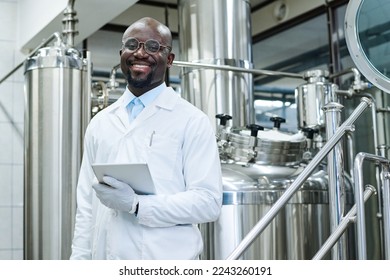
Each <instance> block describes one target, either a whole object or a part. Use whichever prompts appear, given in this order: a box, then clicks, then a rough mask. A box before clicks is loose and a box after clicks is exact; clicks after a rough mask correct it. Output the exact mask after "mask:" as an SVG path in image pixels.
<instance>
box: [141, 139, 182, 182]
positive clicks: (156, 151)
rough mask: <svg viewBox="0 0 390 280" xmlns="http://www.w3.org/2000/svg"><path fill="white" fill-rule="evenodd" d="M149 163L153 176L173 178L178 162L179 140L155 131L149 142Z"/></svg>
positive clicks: (165, 178)
mask: <svg viewBox="0 0 390 280" xmlns="http://www.w3.org/2000/svg"><path fill="white" fill-rule="evenodd" d="M146 145H147V150H148V160H147V161H148V165H149V169H150V173H151V174H152V177H153V178H156V179H164V180H172V178H173V175H174V171H175V168H176V167H177V164H178V152H179V147H180V145H179V142H178V141H177V140H176V139H173V138H171V137H167V136H164V135H159V134H158V133H155V132H153V134H152V136H151V138H150V139H148V141H147V143H146Z"/></svg>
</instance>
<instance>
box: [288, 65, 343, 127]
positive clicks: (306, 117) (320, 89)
mask: <svg viewBox="0 0 390 280" xmlns="http://www.w3.org/2000/svg"><path fill="white" fill-rule="evenodd" d="M328 75H329V73H328V72H327V71H322V70H311V71H307V72H305V73H304V75H303V76H304V78H305V80H306V83H304V84H302V85H300V86H298V87H297V88H296V90H295V98H296V103H297V113H298V126H299V127H300V128H318V129H320V128H324V127H325V115H324V113H323V111H322V107H323V106H325V104H327V103H328V102H329V99H328V96H329V95H330V93H331V92H333V91H335V86H336V85H335V84H333V83H330V82H328V81H327V77H328Z"/></svg>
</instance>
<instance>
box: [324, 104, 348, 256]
mask: <svg viewBox="0 0 390 280" xmlns="http://www.w3.org/2000/svg"><path fill="white" fill-rule="evenodd" d="M343 108H344V106H342V105H341V104H340V103H337V102H335V101H334V102H329V103H327V104H326V105H325V106H324V111H325V119H326V137H327V139H329V138H331V137H332V136H333V134H334V133H335V131H336V130H337V128H338V127H339V126H340V121H341V110H342V109H343ZM343 158H344V155H343V148H342V143H340V142H339V143H337V144H336V145H335V146H334V148H333V149H332V150H331V151H330V152H329V154H328V157H327V159H328V164H327V170H328V174H329V212H330V228H331V231H332V232H333V231H335V230H336V228H337V227H338V225H339V223H340V221H341V219H342V218H343V216H344V214H345V205H346V204H345V185H344V180H341V179H340V178H344V167H343V164H344V161H343ZM346 238H347V237H346V236H345V235H343V236H342V237H340V240H339V241H338V243H337V244H336V246H334V247H333V248H332V259H336V260H345V259H346V258H347V246H346V244H347V240H346Z"/></svg>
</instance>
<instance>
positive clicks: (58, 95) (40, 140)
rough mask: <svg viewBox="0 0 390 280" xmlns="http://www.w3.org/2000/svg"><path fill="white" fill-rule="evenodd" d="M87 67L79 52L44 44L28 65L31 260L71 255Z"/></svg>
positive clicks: (27, 179) (28, 230)
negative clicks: (45, 46) (44, 46)
mask: <svg viewBox="0 0 390 280" xmlns="http://www.w3.org/2000/svg"><path fill="white" fill-rule="evenodd" d="M84 66H85V61H83V59H82V58H81V56H80V55H79V54H78V52H77V51H75V50H74V49H66V48H64V47H47V48H42V49H40V50H39V51H38V52H37V55H36V56H34V57H31V58H29V59H28V60H27V61H26V63H25V85H26V96H27V106H26V114H25V116H26V119H25V163H24V164H25V177H24V187H25V202H24V209H25V211H24V213H25V240H24V242H25V250H24V253H25V259H34V260H37V259H39V260H40V259H45V260H50V259H68V258H69V256H70V250H71V239H72V235H73V223H74V221H73V219H74V216H75V209H76V205H75V204H76V200H75V188H76V183H77V178H78V172H79V168H80V163H81V146H82V145H81V141H82V138H83V135H84V128H83V123H82V121H81V120H82V116H83V108H82V105H85V104H83V98H84V97H83V92H82V90H83V88H84V86H83V84H84V82H85V79H86V73H84V72H85V68H84ZM84 94H89V93H88V92H87V93H84Z"/></svg>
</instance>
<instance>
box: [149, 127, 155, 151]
mask: <svg viewBox="0 0 390 280" xmlns="http://www.w3.org/2000/svg"><path fill="white" fill-rule="evenodd" d="M155 133H156V132H155V131H154V130H153V132H152V134H151V135H150V142H149V147H151V146H152V143H153V136H154V134H155Z"/></svg>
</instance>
